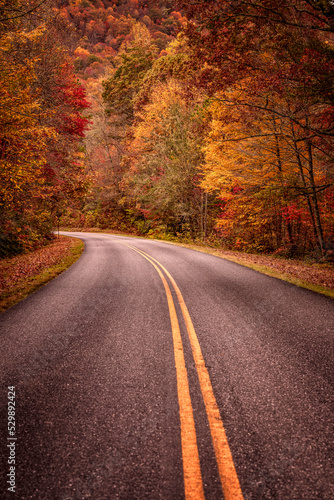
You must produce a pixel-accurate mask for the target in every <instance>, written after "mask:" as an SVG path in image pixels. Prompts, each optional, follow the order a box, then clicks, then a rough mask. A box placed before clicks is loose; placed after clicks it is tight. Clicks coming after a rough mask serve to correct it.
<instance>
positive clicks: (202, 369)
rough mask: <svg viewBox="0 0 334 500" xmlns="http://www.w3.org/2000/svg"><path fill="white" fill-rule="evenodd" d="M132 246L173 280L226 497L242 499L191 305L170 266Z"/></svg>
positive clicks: (228, 499)
mask: <svg viewBox="0 0 334 500" xmlns="http://www.w3.org/2000/svg"><path fill="white" fill-rule="evenodd" d="M127 246H130V245H127ZM130 247H131V248H133V249H134V250H136V251H137V252H139V253H140V254H141V255H142V256H143V257H145V258H147V259H149V260H150V261H151V263H152V265H154V262H156V264H157V265H158V266H159V267H160V268H161V269H162V270H163V271H164V272H165V274H166V276H168V278H169V280H170V282H171V283H172V285H173V288H174V290H175V293H176V295H177V298H178V301H179V304H180V307H181V311H182V314H183V317H184V321H185V324H186V328H187V332H188V336H189V340H190V344H191V349H192V353H193V357H194V362H195V365H196V369H197V374H198V379H199V383H200V387H201V391H202V396H203V401H204V404H205V408H206V413H207V417H208V421H209V426H210V432H211V436H212V441H213V446H214V450H215V455H216V460H217V465H218V471H219V476H220V480H221V484H222V488H223V493H224V498H225V500H243V495H242V491H241V487H240V483H239V479H238V476H237V472H236V469H235V465H234V462H233V458H232V453H231V450H230V447H229V444H228V441H227V436H226V432H225V429H224V425H223V422H222V419H221V416H220V412H219V408H218V405H217V401H216V398H215V395H214V392H213V388H212V384H211V380H210V376H209V373H208V370H207V368H206V366H205V362H204V358H203V355H202V350H201V347H200V344H199V341H198V337H197V335H196V332H195V328H194V325H193V322H192V320H191V317H190V314H189V311H188V308H187V306H186V304H185V301H184V299H183V296H182V294H181V292H180V289H179V287H178V286H177V284H176V282H175V280H174V279H173V277H172V276H171V275H170V273H169V272H168V271H167V269H165V267H164V266H163V265H162V264H160V262H158V261H157V260H156V259H154V258H153V257H152V256H150V255H148V254H146V253H145V252H143V251H142V250H139V249H137V248H136V247H132V246H130ZM152 261H154V262H152Z"/></svg>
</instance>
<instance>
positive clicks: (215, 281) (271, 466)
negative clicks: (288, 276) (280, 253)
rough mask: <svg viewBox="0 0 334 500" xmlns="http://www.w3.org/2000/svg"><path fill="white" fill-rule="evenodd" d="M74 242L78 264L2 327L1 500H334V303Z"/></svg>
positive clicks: (189, 260) (100, 240)
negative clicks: (78, 251)
mask: <svg viewBox="0 0 334 500" xmlns="http://www.w3.org/2000/svg"><path fill="white" fill-rule="evenodd" d="M68 234H71V235H74V236H78V237H80V238H82V239H83V240H84V242H85V251H84V253H83V255H82V257H81V258H80V259H79V261H78V262H76V263H75V264H74V265H73V266H72V267H71V268H70V269H69V270H67V271H66V272H65V273H63V274H62V275H60V276H59V277H58V278H56V279H54V280H53V281H52V282H50V283H49V284H48V285H46V286H44V287H43V288H42V289H40V290H39V291H38V292H36V293H34V294H32V295H31V296H30V297H28V298H27V299H26V300H24V301H22V302H21V303H19V304H18V305H16V306H15V307H13V308H11V309H10V310H8V311H7V312H5V313H3V314H2V315H1V317H0V327H1V328H0V335H1V354H0V356H1V369H0V379H1V395H2V396H1V422H0V424H1V425H0V427H1V429H0V436H1V457H2V464H1V471H2V475H1V479H2V483H1V491H0V498H15V499H16V498H19V499H34V500H35V499H43V500H48V499H59V500H67V499H86V498H87V499H94V500H100V499H139V500H144V499H154V500H158V499H167V500H168V499H171V500H174V499H175V500H177V499H183V498H186V500H191V499H195V500H197V499H201V498H206V499H214V500H215V499H220V498H225V499H226V500H238V499H242V498H244V499H254V500H261V499H284V500H289V499H296V500H303V499H305V500H312V499H322V500H325V499H328V500H329V499H331V500H332V499H333V498H334V474H333V457H334V451H333V429H334V427H333V381H334V371H333V359H334V355H333V344H334V342H333V337H334V301H333V300H331V299H329V298H326V297H323V296H320V295H318V294H316V293H313V292H310V291H307V290H304V289H300V288H297V287H295V286H293V285H290V284H288V283H285V282H282V281H279V280H277V279H274V278H270V277H268V276H264V275H261V274H260V273H257V272H256V271H253V270H250V269H247V268H245V267H242V266H240V265H238V264H234V263H232V262H228V261H225V260H223V259H221V258H218V257H214V256H211V255H207V254H205V253H201V252H196V251H193V250H190V249H187V248H182V247H178V246H176V245H171V244H168V243H163V242H156V241H150V240H145V239H139V238H128V237H121V236H115V235H103V234H89V233H68ZM8 388H9V389H8ZM14 393H15V394H14ZM14 403H15V406H14ZM8 409H9V412H8ZM11 488H12V489H11ZM10 489H11V490H10Z"/></svg>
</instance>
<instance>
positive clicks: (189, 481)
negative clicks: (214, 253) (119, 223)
mask: <svg viewBox="0 0 334 500" xmlns="http://www.w3.org/2000/svg"><path fill="white" fill-rule="evenodd" d="M123 245H126V246H127V247H129V248H132V249H133V250H135V251H136V252H137V253H139V254H140V255H142V256H143V257H144V258H145V259H146V260H148V261H149V262H150V264H152V266H154V267H155V269H156V271H157V272H158V274H159V276H160V278H161V281H162V282H163V285H164V287H165V291H166V295H167V302H168V308H169V315H170V320H171V326H172V334H173V345H174V358H175V367H176V380H177V393H178V401H179V411H180V424H181V447H182V463H183V477H184V490H185V498H186V500H202V499H203V500H204V490H203V481H202V474H201V468H200V461H199V453H198V447H197V438H196V429H195V421H194V414H193V408H192V404H191V399H190V391H189V383H188V375H187V368H186V364H185V359H184V352H183V345H182V339H181V333H180V326H179V322H178V319H177V314H176V310H175V305H174V301H173V297H172V292H171V290H170V288H169V285H168V283H167V281H166V278H165V277H164V275H163V274H162V272H161V271H160V269H159V268H158V266H157V265H156V264H155V263H154V262H153V261H152V260H151V258H150V256H147V255H144V254H143V253H142V252H141V251H140V250H138V249H137V248H135V247H132V246H131V245H127V244H126V243H123Z"/></svg>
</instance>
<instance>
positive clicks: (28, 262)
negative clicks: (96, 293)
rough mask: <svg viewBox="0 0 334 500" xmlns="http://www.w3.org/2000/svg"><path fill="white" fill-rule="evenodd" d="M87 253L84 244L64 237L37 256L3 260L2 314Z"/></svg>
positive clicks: (0, 276)
mask: <svg viewBox="0 0 334 500" xmlns="http://www.w3.org/2000/svg"><path fill="white" fill-rule="evenodd" d="M83 250H84V243H83V242H82V241H81V240H79V239H77V238H70V237H68V236H60V238H59V239H55V240H53V241H52V242H51V243H50V244H49V245H47V246H45V247H42V248H40V249H38V250H36V251H34V252H30V253H28V254H22V255H18V256H16V257H11V258H6V259H2V260H0V290H1V291H0V312H3V311H5V310H6V309H9V308H10V307H12V306H13V305H15V304H17V303H18V302H19V301H20V300H22V299H24V298H25V297H27V296H28V295H30V294H31V293H32V292H35V291H36V290H38V289H39V288H41V287H42V286H43V285H45V284H46V283H47V282H48V281H51V280H52V279H53V278H55V277H56V276H58V275H59V274H61V273H62V272H63V271H65V270H66V269H67V268H69V267H70V266H71V265H72V264H74V262H76V261H77V260H78V259H79V257H80V256H81V254H82V252H83Z"/></svg>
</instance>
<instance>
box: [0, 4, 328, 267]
mask: <svg viewBox="0 0 334 500" xmlns="http://www.w3.org/2000/svg"><path fill="white" fill-rule="evenodd" d="M0 37H1V50H0V80H1V81H0V256H1V257H5V256H8V255H14V254H16V253H20V252H24V251H29V250H32V249H34V248H37V247H38V246H41V245H43V244H45V243H47V241H49V240H50V239H51V238H52V237H53V236H52V234H53V233H52V231H53V230H54V229H55V227H57V225H58V223H59V224H60V225H61V227H66V228H78V229H79V228H80V229H82V228H85V229H89V228H100V229H111V230H117V231H123V232H129V233H132V234H138V235H146V236H149V237H154V238H164V239H167V240H178V241H205V242H207V243H209V244H210V243H211V244H213V245H218V246H220V247H223V248H227V249H234V250H240V251H244V252H253V253H270V254H274V255H277V256H283V257H289V258H304V257H306V256H307V257H311V258H313V259H328V260H333V255H334V163H333V160H334V3H333V2H332V1H331V0H289V1H287V0H271V1H269V0H256V1H255V0H249V1H243V0H241V1H240V0H239V1H236V0H218V1H217V0H191V1H189V0H188V1H186V0H156V1H153V0H43V1H42V0H24V1H23V0H0Z"/></svg>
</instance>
